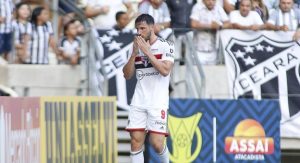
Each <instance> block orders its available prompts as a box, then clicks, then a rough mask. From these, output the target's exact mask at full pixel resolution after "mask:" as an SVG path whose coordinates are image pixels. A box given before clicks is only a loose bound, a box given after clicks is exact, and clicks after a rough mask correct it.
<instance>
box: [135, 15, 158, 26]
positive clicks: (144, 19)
mask: <svg viewBox="0 0 300 163" xmlns="http://www.w3.org/2000/svg"><path fill="white" fill-rule="evenodd" d="M140 22H146V23H147V24H148V25H150V24H151V25H153V24H154V19H153V17H152V16H151V15H149V14H141V15H140V16H138V17H137V18H136V19H135V24H137V23H140Z"/></svg>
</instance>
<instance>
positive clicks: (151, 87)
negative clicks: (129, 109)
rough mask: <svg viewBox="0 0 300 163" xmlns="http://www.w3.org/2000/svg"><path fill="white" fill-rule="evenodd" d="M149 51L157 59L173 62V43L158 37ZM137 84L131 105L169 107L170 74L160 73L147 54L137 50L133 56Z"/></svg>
mask: <svg viewBox="0 0 300 163" xmlns="http://www.w3.org/2000/svg"><path fill="white" fill-rule="evenodd" d="M151 53H152V54H153V55H154V56H155V57H156V58H157V59H158V60H159V61H166V60H167V61H171V62H172V63H174V45H173V43H170V42H168V41H166V40H164V39H162V38H158V39H157V40H156V41H155V42H154V43H153V44H152V45H151ZM135 69H136V78H137V84H136V87H135V92H134V95H133V99H132V102H131V105H132V106H136V107H146V108H160V109H161V108H169V82H170V74H169V75H167V76H165V77H164V76H163V75H161V74H160V73H159V72H158V71H157V70H156V69H155V68H154V67H153V66H152V64H151V63H150V62H149V59H148V57H147V56H145V55H144V54H143V53H142V52H141V51H139V53H138V55H137V57H136V58H135Z"/></svg>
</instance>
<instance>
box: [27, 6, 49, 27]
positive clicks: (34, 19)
mask: <svg viewBox="0 0 300 163" xmlns="http://www.w3.org/2000/svg"><path fill="white" fill-rule="evenodd" d="M44 9H45V8H44V7H41V6H39V7H37V8H35V9H34V10H33V11H32V15H31V20H30V22H31V23H32V24H34V25H37V19H38V16H40V15H41V13H42V11H43V10H44Z"/></svg>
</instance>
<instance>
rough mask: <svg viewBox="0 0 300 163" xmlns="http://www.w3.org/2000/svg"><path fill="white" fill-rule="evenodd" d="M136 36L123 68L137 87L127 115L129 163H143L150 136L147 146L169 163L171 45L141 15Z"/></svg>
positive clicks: (172, 51)
mask: <svg viewBox="0 0 300 163" xmlns="http://www.w3.org/2000/svg"><path fill="white" fill-rule="evenodd" d="M135 27H136V29H137V33H138V34H137V36H135V38H134V43H133V50H132V54H131V56H130V58H129V60H128V62H127V64H126V65H125V66H124V68H123V72H124V77H125V78H126V79H130V78H131V77H132V76H133V75H134V74H135V73H136V77H137V84H136V87H135V92H134V95H133V99H132V102H131V108H130V111H129V117H128V125H127V127H126V130H127V131H129V132H130V137H131V155H130V156H131V161H132V163H142V162H144V155H143V150H144V147H143V146H144V141H145V136H146V134H149V136H150V144H151V145H152V146H153V148H154V150H155V151H156V153H157V154H158V155H159V158H160V161H161V162H162V163H167V162H169V156H168V153H169V152H168V148H167V146H166V145H165V143H164V142H165V137H166V136H167V135H168V131H167V115H168V107H169V92H168V87H169V81H170V72H171V69H172V67H173V63H174V45H173V43H170V42H168V41H166V40H164V39H162V38H159V37H158V36H156V35H155V33H154V19H153V17H152V16H150V15H149V14H141V15H140V16H138V17H137V18H136V20H135Z"/></svg>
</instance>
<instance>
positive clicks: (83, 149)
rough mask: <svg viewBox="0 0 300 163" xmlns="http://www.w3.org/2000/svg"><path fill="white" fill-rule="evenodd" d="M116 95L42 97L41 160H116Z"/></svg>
mask: <svg viewBox="0 0 300 163" xmlns="http://www.w3.org/2000/svg"><path fill="white" fill-rule="evenodd" d="M116 115H117V110H116V98H115V97H41V117H40V127H41V162H42V163H46V162H47V163H94V162H97V163H98V162H99V163H100V162H102V163H117V162H118V161H117V125H116V124H117V122H116Z"/></svg>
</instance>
